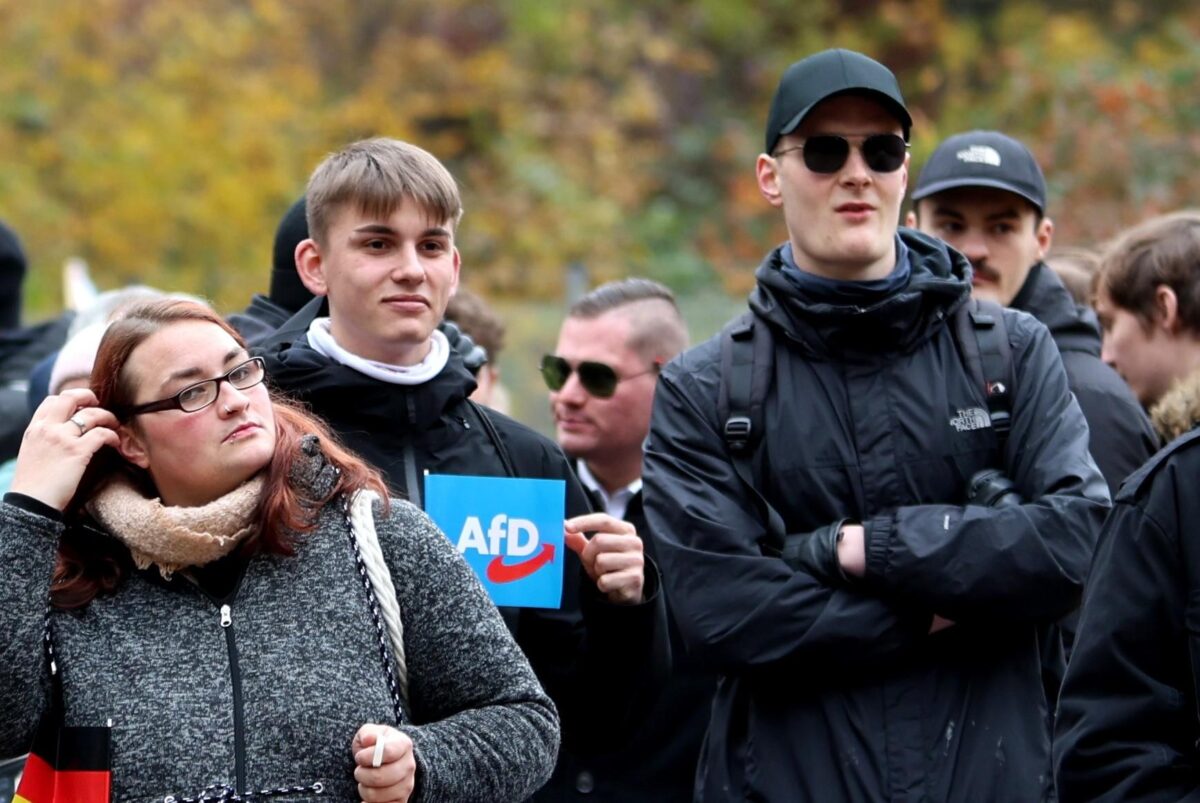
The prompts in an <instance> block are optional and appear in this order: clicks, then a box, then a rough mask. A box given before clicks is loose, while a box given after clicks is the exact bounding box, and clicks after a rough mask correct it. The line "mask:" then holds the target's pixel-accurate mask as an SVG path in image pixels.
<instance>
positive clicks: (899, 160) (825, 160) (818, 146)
mask: <svg viewBox="0 0 1200 803" xmlns="http://www.w3.org/2000/svg"><path fill="white" fill-rule="evenodd" d="M858 149H859V150H860V151H861V152H862V156H863V161H864V162H866V163H867V167H869V168H871V169H872V170H874V171H875V172H876V173H894V172H896V171H897V170H899V169H900V166H901V165H903V164H904V157H905V155H906V154H907V153H908V143H907V142H905V141H904V137H902V136H900V135H899V134H872V135H871V136H869V137H862V138H861V141H860V142H859V145H858ZM792 151H803V152H804V166H805V167H807V168H808V169H809V170H811V171H813V172H814V173H836V172H837V171H839V170H841V169H842V167H843V165H845V164H846V160H847V159H849V158H850V140H849V139H847V138H846V137H840V136H837V135H835V134H818V135H816V136H812V137H809V138H808V139H806V140H804V144H802V145H796V146H794V147H791V148H784V149H783V150H781V151H779V152H778V153H776V154H775V156H776V157H780V156H783V155H784V154H785V153H791V152H792Z"/></svg>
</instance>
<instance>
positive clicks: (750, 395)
mask: <svg viewBox="0 0 1200 803" xmlns="http://www.w3.org/2000/svg"><path fill="white" fill-rule="evenodd" d="M772 350H773V344H772V342H771V333H770V332H769V331H768V330H767V326H766V324H764V323H761V322H757V323H756V321H755V317H754V313H752V312H747V313H745V314H743V315H742V316H741V317H740V318H738V319H737V320H735V321H734V322H733V323H731V324H730V325H729V326H727V327H726V328H725V331H723V332H722V333H721V389H720V392H719V395H718V400H717V409H718V413H719V415H720V417H721V421H722V423H721V435H722V437H723V438H724V440H725V448H726V449H727V450H728V451H729V457H730V460H731V461H732V463H733V468H734V471H736V472H737V475H738V477H739V478H740V479H741V481H742V484H743V485H745V486H746V488H747V489H748V490H749V491H750V494H751V496H752V498H753V500H754V504H755V506H756V507H757V508H758V510H759V513H760V514H761V515H762V517H763V520H764V522H765V523H766V527H767V536H766V542H765V543H764V544H763V547H764V549H767V550H771V551H773V553H774V554H780V553H781V552H782V550H783V545H784V536H785V535H786V534H787V532H786V530H785V528H784V524H783V517H782V516H780V515H779V511H777V510H776V509H775V508H774V507H773V506H772V505H771V503H770V502H768V501H767V499H766V497H765V496H763V495H762V492H761V491H760V490H759V489H758V485H757V483H756V482H755V480H754V466H753V458H754V453H755V451H756V450H757V448H758V444H759V442H760V441H761V440H762V436H763V404H764V402H765V400H766V398H767V392H768V390H769V389H770V385H771V375H772V370H773V360H774V354H773V351H772Z"/></svg>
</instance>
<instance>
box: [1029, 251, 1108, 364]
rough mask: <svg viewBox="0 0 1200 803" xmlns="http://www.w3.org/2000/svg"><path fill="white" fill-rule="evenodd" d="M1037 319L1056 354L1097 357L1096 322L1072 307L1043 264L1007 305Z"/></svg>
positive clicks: (1083, 309)
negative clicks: (1048, 336) (1053, 343)
mask: <svg viewBox="0 0 1200 803" xmlns="http://www.w3.org/2000/svg"><path fill="white" fill-rule="evenodd" d="M1009 306H1010V307H1012V308H1013V309H1019V310H1022V311H1023V312H1028V313H1029V314H1030V315H1032V316H1033V317H1035V318H1037V319H1038V320H1039V321H1041V322H1042V323H1043V324H1045V325H1046V328H1047V329H1049V330H1050V334H1051V335H1052V336H1053V337H1054V342H1055V344H1056V345H1057V346H1058V349H1059V351H1082V352H1085V353H1087V354H1091V355H1092V356H1094V357H1099V356H1100V322H1099V320H1098V319H1097V318H1096V313H1095V312H1094V311H1093V310H1091V309H1090V308H1088V307H1083V306H1080V305H1079V304H1077V303H1075V299H1074V297H1072V296H1071V292H1070V291H1069V290H1067V288H1066V285H1064V284H1063V283H1062V280H1061V279H1059V278H1058V274H1056V273H1055V272H1054V271H1053V270H1052V269H1051V268H1050V267H1049V266H1048V265H1046V263H1045V262H1038V263H1037V264H1036V265H1034V266H1033V268H1031V269H1030V271H1029V275H1028V276H1027V277H1025V283H1024V284H1022V285H1021V289H1020V290H1019V291H1018V292H1017V295H1016V296H1015V297H1014V298H1013V300H1012V303H1011V304H1009Z"/></svg>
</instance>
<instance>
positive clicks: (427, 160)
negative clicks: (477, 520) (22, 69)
mask: <svg viewBox="0 0 1200 803" xmlns="http://www.w3.org/2000/svg"><path fill="white" fill-rule="evenodd" d="M306 199H307V213H308V227H309V233H310V238H309V239H307V240H304V241H303V242H301V243H300V244H299V245H298V246H297V248H296V266H297V270H298V271H299V273H300V276H301V279H302V280H303V281H304V283H305V286H307V287H308V289H309V290H310V291H312V293H313V294H314V295H316V296H317V298H316V299H314V301H313V302H311V303H310V304H308V305H307V306H306V307H305V308H304V309H302V310H301V311H300V312H299V313H297V314H296V315H295V316H293V318H292V319H291V320H290V321H289V322H288V323H287V324H285V325H284V326H283V327H281V328H280V330H279V331H278V332H277V333H276V334H275V335H274V336H273V337H271V338H270V339H269V340H267V341H266V342H265V343H264V344H263V346H262V347H261V350H262V353H263V354H264V356H265V357H266V358H267V374H268V377H269V378H270V381H271V382H273V383H274V384H275V385H276V386H277V387H279V388H280V389H281V390H283V391H285V392H287V393H288V394H290V395H291V396H293V397H295V398H297V399H299V400H301V401H303V402H305V403H307V404H309V405H310V406H311V408H312V410H313V411H314V412H315V413H317V414H319V415H320V416H322V417H323V418H325V419H326V420H327V421H328V422H329V423H330V425H331V426H332V427H333V429H334V430H335V431H337V432H338V433H339V434H340V435H341V436H342V438H343V439H344V440H345V442H346V443H347V445H349V446H350V447H351V448H353V449H354V450H355V451H357V452H358V453H359V454H361V455H363V456H364V457H365V458H367V459H368V460H369V461H371V462H372V463H373V464H374V465H375V466H376V467H378V468H379V469H380V470H381V471H382V472H383V473H384V476H385V479H386V480H387V481H388V482H389V483H390V484H391V485H392V486H393V487H394V488H395V489H397V490H398V491H400V493H401V495H402V496H403V497H404V498H407V499H408V500H409V501H411V502H412V503H414V504H416V505H418V506H420V507H423V500H424V477H425V476H426V474H428V473H436V474H460V475H477V476H514V477H521V478H538V479H560V480H563V481H565V483H566V487H567V496H566V510H567V515H568V517H569V518H568V519H567V520H566V522H565V524H564V527H565V530H566V542H567V546H568V547H569V549H567V550H564V551H565V552H566V553H567V554H566V555H565V556H564V560H565V566H564V571H563V595H562V600H563V602H562V608H561V609H559V610H543V609H533V608H521V609H509V608H506V609H502V610H501V612H502V613H503V614H504V618H505V621H506V622H507V623H508V625H509V627H510V629H511V630H512V631H513V633H514V636H515V637H516V639H517V642H518V643H519V644H520V645H521V647H522V649H523V650H524V651H525V654H526V656H527V657H528V658H529V660H530V662H531V664H532V665H533V667H534V670H535V671H536V672H537V674H538V677H539V679H540V680H541V681H542V683H543V685H545V687H546V690H547V692H548V693H549V694H550V696H551V697H552V698H553V699H554V701H555V704H556V705H557V706H558V708H559V713H560V715H561V719H562V724H563V738H564V742H563V748H562V753H561V755H563V756H568V755H570V754H571V751H573V750H574V749H576V745H577V744H579V743H581V742H583V741H586V740H587V739H589V738H603V737H604V736H605V735H606V734H608V733H612V732H616V733H618V734H619V733H623V731H621V728H622V727H623V723H624V721H625V720H624V719H623V718H622V717H621V716H620V713H621V712H622V711H624V710H625V708H627V707H628V698H629V694H628V690H629V689H630V688H637V687H638V684H640V682H641V680H642V678H643V673H644V672H647V671H651V670H652V669H653V668H654V667H656V666H658V665H659V663H660V662H659V663H656V661H657V659H658V657H660V653H656V652H655V650H656V649H658V648H659V647H660V645H661V644H665V612H664V609H663V607H662V600H661V597H660V596H659V594H658V581H657V572H656V571H654V569H653V567H652V566H648V565H647V564H645V562H644V558H643V553H642V542H641V539H640V538H638V536H637V533H636V532H635V531H634V529H633V527H632V526H631V525H629V524H627V523H626V522H623V521H620V520H617V519H615V518H613V517H611V516H607V515H605V514H603V513H589V509H590V508H589V505H588V502H587V498H586V496H585V495H584V493H583V490H582V489H581V488H580V487H579V483H578V481H577V480H576V479H575V477H574V474H573V472H572V471H571V467H570V465H569V463H568V462H567V460H566V458H565V457H564V456H563V454H562V452H561V450H560V449H559V448H558V446H557V445H555V444H554V442H553V441H551V440H549V439H547V438H545V437H543V436H542V435H539V434H537V433H536V432H534V431H533V430H531V429H529V428H528V427H525V426H523V425H521V424H519V423H517V422H516V421H513V420H512V419H510V418H508V417H507V416H504V415H501V414H500V413H497V412H496V411H494V410H490V409H487V408H484V407H481V406H479V405H476V404H474V403H472V402H470V401H469V400H468V396H469V395H470V393H471V392H472V391H473V390H474V389H475V380H474V378H473V377H472V375H471V374H470V372H469V371H467V369H466V368H465V367H464V365H463V362H462V358H461V357H460V356H459V355H458V353H457V352H455V351H454V350H453V349H451V348H450V347H449V344H448V342H447V339H446V337H445V335H443V334H442V333H441V332H440V331H439V330H438V328H437V326H438V324H439V323H440V322H441V320H442V317H443V315H444V314H445V310H446V305H447V303H448V301H449V299H450V297H451V296H452V295H453V293H454V292H455V290H456V288H457V287H458V280H459V272H460V268H461V262H462V260H461V257H460V256H459V252H458V248H457V247H456V245H455V235H456V231H457V227H458V223H459V221H460V220H461V218H462V202H461V199H460V196H459V191H458V186H457V183H456V182H455V181H454V178H453V176H451V175H450V172H449V171H448V170H447V169H446V168H445V166H443V165H442V164H441V162H439V161H438V160H437V159H436V158H435V157H434V156H433V155H432V154H430V153H428V152H427V151H425V150H423V149H421V148H418V147H417V146H415V145H412V144H409V143H406V142H401V141H398V140H393V139H383V138H380V139H371V140H364V141H361V142H356V143H353V144H351V145H348V146H346V147H345V148H343V149H342V150H340V151H338V152H337V153H334V154H332V155H331V156H329V157H327V158H326V159H325V161H323V162H322V163H321V165H319V166H318V167H317V169H316V170H315V171H314V172H313V175H312V177H311V179H310V180H309V185H308V190H307V192H306ZM588 534H590V535H588ZM661 654H665V653H661ZM417 705H418V707H417V709H416V710H417V711H418V712H419V711H420V708H419V701H418V704H417ZM481 736H483V737H484V738H486V735H481ZM417 758H418V761H419V760H420V756H419V755H418V757H417Z"/></svg>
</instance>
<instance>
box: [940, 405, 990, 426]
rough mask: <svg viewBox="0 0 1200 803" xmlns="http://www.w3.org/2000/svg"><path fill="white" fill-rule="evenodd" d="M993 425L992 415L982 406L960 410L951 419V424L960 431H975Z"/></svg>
mask: <svg viewBox="0 0 1200 803" xmlns="http://www.w3.org/2000/svg"><path fill="white" fill-rule="evenodd" d="M991 425H992V419H991V416H989V415H988V414H987V410H984V409H983V408H982V407H968V408H967V409H965V410H959V411H958V415H956V416H954V417H953V418H951V419H950V426H952V427H954V428H955V429H956V430H957V431H959V432H973V431H975V430H977V429H987V428H988V427H990V426H991Z"/></svg>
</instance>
